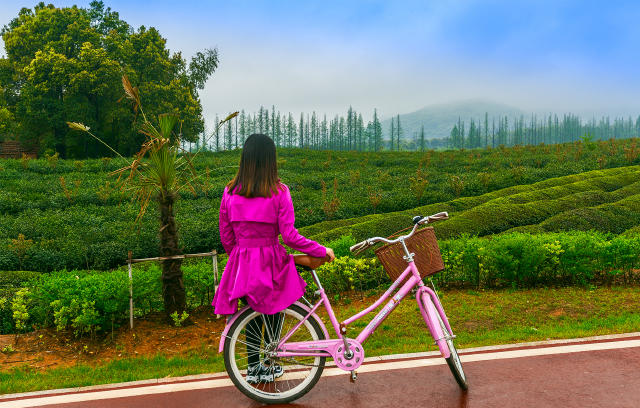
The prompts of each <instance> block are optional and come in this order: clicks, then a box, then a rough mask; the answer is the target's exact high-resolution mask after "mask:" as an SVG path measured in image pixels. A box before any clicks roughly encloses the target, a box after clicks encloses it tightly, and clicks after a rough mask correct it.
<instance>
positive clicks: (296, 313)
mask: <svg viewBox="0 0 640 408" xmlns="http://www.w3.org/2000/svg"><path fill="white" fill-rule="evenodd" d="M281 313H283V314H284V316H285V318H286V316H290V317H291V319H292V320H293V321H295V322H299V321H300V320H302V319H303V318H304V317H305V316H306V315H307V313H308V312H307V311H306V310H304V309H303V308H302V307H300V306H298V305H295V304H294V305H291V306H289V307H288V308H287V309H285V310H284V311H282V312H281ZM258 316H262V315H261V314H260V313H257V312H255V311H253V310H251V309H247V310H246V311H245V312H244V313H243V314H242V315H240V316H239V317H238V318H237V319H236V321H235V322H234V324H233V325H232V326H231V327H230V328H229V332H228V334H227V338H226V340H225V344H224V363H225V368H226V370H227V374H228V375H229V378H230V379H231V381H232V382H233V384H234V385H235V386H236V388H238V390H240V391H241V392H242V393H243V394H244V395H246V396H247V397H249V398H251V399H253V400H255V401H258V402H260V403H263V404H284V403H288V402H291V401H294V400H296V399H298V398H300V397H302V396H303V395H305V394H306V393H307V392H309V391H310V390H311V389H312V388H313V387H314V386H315V385H316V383H317V382H318V380H319V379H320V376H321V375H322V371H323V370H324V365H325V362H326V357H307V358H309V359H313V361H314V364H313V365H312V366H311V368H310V370H309V373H308V374H306V375H305V374H304V373H301V370H294V373H293V376H298V377H299V376H301V375H303V376H304V377H303V378H302V380H301V382H300V384H298V385H297V386H295V387H294V388H293V389H290V390H287V391H286V392H281V391H280V390H279V389H278V386H277V384H278V383H280V384H283V385H284V383H283V382H282V380H281V379H276V380H275V381H273V382H272V383H265V384H264V385H265V387H263V388H266V387H267V384H269V387H272V385H273V386H275V392H274V391H273V390H271V391H268V390H265V389H259V388H258V387H257V386H255V385H252V384H250V383H249V382H248V381H247V379H246V378H245V376H244V375H243V371H245V373H244V374H246V369H241V368H240V367H238V359H237V358H236V357H237V354H238V353H237V352H236V350H237V348H236V345H237V344H240V348H243V344H242V343H243V341H242V340H239V339H240V338H241V336H242V332H243V330H245V339H246V330H247V325H248V324H249V322H251V321H252V320H253V319H255V318H256V317H258ZM283 325H284V324H283ZM293 325H295V323H293ZM293 325H291V326H290V327H293ZM303 329H306V331H307V332H308V335H309V336H310V337H311V338H303V339H302V340H301V339H294V340H291V339H290V340H289V341H305V340H323V339H325V335H324V332H323V331H322V329H321V328H320V325H319V324H318V322H317V321H316V319H315V318H314V317H310V318H309V319H307V321H306V322H305V323H304V324H303V325H301V326H300V327H299V328H298V330H296V332H295V333H294V335H297V334H298V333H299V332H300V331H301V330H303ZM282 331H283V332H284V333H286V332H287V331H288V330H286V331H285V330H282ZM301 335H303V336H305V335H306V333H305V334H301ZM277 337H278V339H279V336H277ZM244 345H245V346H244V348H246V345H247V343H244ZM262 350H263V349H262V343H261V344H260V351H262ZM247 356H248V353H247ZM247 358H248V357H247ZM243 359H245V358H241V359H240V360H243ZM276 362H279V363H280V362H281V361H279V360H278V359H276ZM301 364H303V363H301ZM303 366H304V364H303ZM294 367H295V366H294ZM284 371H285V375H287V374H288V372H287V370H284ZM283 377H284V376H283ZM296 380H297V378H296ZM284 381H287V385H289V382H290V381H289V380H288V379H284ZM258 385H261V382H259V383H258Z"/></svg>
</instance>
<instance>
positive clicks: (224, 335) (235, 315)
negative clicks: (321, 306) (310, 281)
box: [218, 302, 329, 353]
mask: <svg viewBox="0 0 640 408" xmlns="http://www.w3.org/2000/svg"><path fill="white" fill-rule="evenodd" d="M293 304H294V305H297V306H300V307H301V308H303V309H304V310H305V311H307V312H310V311H311V308H309V306H307V305H305V304H304V303H301V302H294V303H293ZM247 309H249V306H245V307H243V308H242V309H240V310H238V311H237V312H236V313H235V314H234V315H233V316H231V319H229V321H228V322H227V325H226V326H225V327H224V330H223V331H222V334H221V335H220V345H219V346H218V353H222V351H223V350H224V341H225V339H226V338H227V333H228V332H229V329H230V328H231V326H232V325H233V323H235V321H236V320H237V319H238V316H240V315H241V314H242V313H243V312H244V311H245V310H247ZM311 317H312V318H314V319H316V322H318V325H319V326H320V329H321V330H322V333H324V338H325V339H327V340H328V339H329V332H328V331H327V327H326V326H325V325H324V323H323V322H322V319H320V318H319V317H318V316H317V315H316V314H315V313H313V314H312V315H311Z"/></svg>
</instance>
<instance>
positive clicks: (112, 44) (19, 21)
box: [0, 1, 218, 157]
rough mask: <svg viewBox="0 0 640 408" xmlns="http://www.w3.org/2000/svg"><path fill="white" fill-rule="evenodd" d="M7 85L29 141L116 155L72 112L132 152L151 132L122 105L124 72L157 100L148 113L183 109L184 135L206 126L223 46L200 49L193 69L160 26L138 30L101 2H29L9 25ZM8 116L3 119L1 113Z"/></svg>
mask: <svg viewBox="0 0 640 408" xmlns="http://www.w3.org/2000/svg"><path fill="white" fill-rule="evenodd" d="M1 34H2V38H3V40H4V43H5V50H6V57H3V58H0V88H2V89H3V90H4V92H5V94H6V95H7V97H6V107H5V109H7V110H8V111H9V112H10V113H11V115H12V117H13V118H15V121H16V123H15V126H16V132H17V134H18V135H19V138H20V140H21V141H23V142H25V143H33V144H37V145H39V147H40V150H41V151H43V150H45V149H53V150H56V151H58V152H60V154H61V155H62V156H63V157H87V156H92V157H95V156H100V155H105V154H112V152H111V151H110V150H108V149H106V147H105V146H104V145H102V144H100V143H98V142H97V141H95V140H92V139H88V138H83V137H81V136H80V135H79V134H78V133H74V132H71V131H70V130H69V129H68V128H67V126H66V125H65V120H66V118H68V117H74V118H77V119H78V120H82V121H83V122H84V123H86V124H87V125H89V126H91V128H92V129H95V130H96V132H98V133H100V134H101V135H102V138H103V140H105V141H106V142H107V143H109V144H110V145H113V146H114V147H116V148H117V149H118V151H121V152H123V153H124V154H126V155H130V154H133V153H134V152H135V151H137V148H138V147H139V146H140V144H141V142H142V141H143V140H144V139H143V137H142V136H141V135H140V134H138V133H137V132H135V131H133V130H132V129H133V128H134V126H132V125H133V123H134V122H135V121H136V118H137V116H138V112H137V111H136V110H135V108H134V107H133V106H131V105H126V104H124V103H118V99H119V93H118V91H117V90H118V89H119V82H120V77H121V75H122V73H123V72H124V73H125V74H128V75H129V77H131V78H133V80H134V82H135V83H137V84H138V87H139V89H140V92H142V93H144V95H145V98H146V99H147V100H148V101H149V106H152V108H150V109H149V111H148V112H147V114H148V115H149V116H150V117H155V116H157V115H158V114H159V113H161V112H169V113H171V112H173V113H177V112H180V113H181V120H182V137H183V139H184V140H186V141H192V142H193V141H196V140H197V139H198V136H199V135H200V134H201V133H202V132H203V131H204V121H203V119H202V107H201V104H200V100H199V98H198V90H199V89H202V88H203V87H204V84H205V82H206V79H207V78H208V77H209V76H210V75H211V74H212V73H213V72H214V70H215V69H216V67H217V66H218V54H217V50H215V49H208V50H205V51H204V52H198V53H196V55H195V56H194V57H193V58H192V59H191V62H190V64H189V66H188V68H187V64H186V61H185V60H184V59H183V58H182V56H181V54H180V53H175V54H171V53H170V52H169V51H168V50H167V49H166V40H165V39H164V38H162V37H161V36H160V33H159V32H158V31H157V30H156V29H155V28H146V27H144V26H142V27H140V28H138V29H137V30H134V29H133V28H132V27H131V26H129V24H127V23H126V22H125V21H123V20H121V19H120V17H119V15H118V13H117V12H114V11H112V10H111V9H110V8H105V7H104V4H103V2H101V1H93V2H91V4H90V7H89V8H88V9H85V8H78V7H76V6H73V7H63V8H56V7H54V6H53V5H45V4H44V3H39V4H38V5H37V6H36V7H35V8H34V9H27V8H23V9H22V10H21V11H20V12H19V14H18V16H17V17H16V18H14V19H13V20H12V21H11V22H10V23H9V24H7V25H6V26H5V27H4V28H3V29H2V31H1ZM0 120H1V119H0Z"/></svg>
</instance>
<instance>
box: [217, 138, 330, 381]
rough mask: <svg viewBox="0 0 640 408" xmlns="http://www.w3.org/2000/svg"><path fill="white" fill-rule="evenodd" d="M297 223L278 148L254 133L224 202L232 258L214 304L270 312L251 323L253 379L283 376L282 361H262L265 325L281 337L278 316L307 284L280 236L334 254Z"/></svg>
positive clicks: (313, 252) (315, 253)
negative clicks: (282, 177)
mask: <svg viewBox="0 0 640 408" xmlns="http://www.w3.org/2000/svg"><path fill="white" fill-rule="evenodd" d="M294 223H295V214H294V212H293V202H292V201H291V194H290V193H289V188H288V187H287V186H286V185H284V184H282V183H281V182H280V179H279V178H278V168H277V163H276V146H275V144H274V143H273V141H272V140H271V139H270V138H269V137H268V136H265V135H262V134H253V135H251V136H249V137H248V138H247V140H246V142H245V143H244V147H243V149H242V156H241V157H240V168H239V169H238V174H236V176H235V177H234V179H233V180H231V182H229V184H228V185H227V186H226V187H225V189H224V193H223V194H222V201H221V202H220V239H221V241H222V246H223V247H224V250H225V251H226V252H227V253H228V254H229V260H228V261H227V266H226V267H225V268H224V273H223V274H222V279H221V280H220V286H219V287H218V290H217V291H216V294H215V296H214V297H213V303H212V304H213V306H214V308H215V309H214V310H215V313H217V314H232V313H235V312H236V311H237V310H238V299H240V298H244V299H246V301H247V303H248V304H249V306H251V308H252V309H253V310H255V311H256V312H260V313H262V314H264V315H271V316H265V318H264V319H254V320H253V321H251V322H250V323H249V325H248V326H247V339H246V340H247V354H248V355H247V357H248V369H247V381H248V382H249V383H253V384H255V383H258V382H271V381H274V379H275V378H277V377H280V376H282V375H283V370H282V367H281V366H280V365H279V364H277V363H275V362H266V361H260V352H259V348H260V344H261V343H262V341H263V339H262V334H261V333H262V327H263V324H266V325H267V327H266V330H265V338H264V341H266V342H267V343H270V342H272V341H276V340H277V339H271V338H269V333H280V330H281V326H282V321H281V319H280V318H279V317H278V316H277V315H275V314H276V313H278V312H280V311H282V310H284V309H286V308H287V307H288V306H289V305H291V304H292V303H293V302H295V301H296V300H298V299H299V298H300V297H302V295H303V294H304V288H305V286H306V285H307V284H306V282H305V281H304V280H303V279H302V278H301V277H300V275H299V274H298V271H297V270H296V267H295V264H294V259H293V256H292V255H289V254H287V250H286V249H285V248H284V247H283V246H282V245H280V242H279V241H278V235H281V236H282V241H283V242H284V243H285V244H286V245H288V246H289V247H291V248H293V249H295V250H298V251H301V252H304V253H306V254H307V255H310V256H311V257H315V258H324V259H325V260H327V261H332V260H333V259H334V258H335V256H334V254H333V250H331V248H325V247H323V246H322V245H320V244H318V243H317V242H315V241H312V240H310V239H307V238H305V237H303V236H302V235H300V234H299V233H298V230H296V228H295V226H294Z"/></svg>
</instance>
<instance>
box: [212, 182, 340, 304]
mask: <svg viewBox="0 0 640 408" xmlns="http://www.w3.org/2000/svg"><path fill="white" fill-rule="evenodd" d="M280 186H281V187H280V190H279V191H278V193H277V194H274V195H272V196H271V197H269V198H263V197H254V198H246V197H243V196H240V195H237V194H229V193H228V191H227V188H226V187H225V189H224V193H223V194H222V201H221V203H220V239H221V241H222V246H223V247H224V250H225V251H226V252H227V253H228V254H229V260H228V261H227V266H226V267H225V268H224V273H223V274H222V279H221V280H220V286H219V287H218V290H217V291H216V294H215V296H214V297H213V302H212V305H213V306H214V308H215V309H214V310H215V313H217V314H231V313H235V312H236V311H237V310H238V299H239V298H241V297H245V298H246V300H247V303H248V304H249V306H251V308H252V309H253V310H255V311H257V312H260V313H264V314H273V313H277V312H280V311H282V310H284V309H286V308H287V307H288V306H289V305H291V304H292V303H293V302H295V301H296V300H298V299H299V298H300V297H301V296H302V295H303V294H304V288H305V286H307V284H306V282H305V281H304V280H303V279H302V278H301V277H300V275H299V274H298V271H297V270H296V267H295V264H294V263H293V256H292V255H289V254H287V251H286V249H285V248H284V247H283V246H282V245H280V242H279V241H278V235H282V240H283V242H284V243H285V244H286V245H288V246H289V247H291V248H293V249H295V250H298V251H300V252H304V253H306V254H307V255H311V256H314V257H325V256H326V253H327V250H326V248H325V247H323V246H322V245H320V244H318V243H317V242H315V241H312V240H310V239H307V238H305V237H303V236H302V235H300V234H299V233H298V230H297V229H296V228H295V227H294V222H295V215H294V212H293V201H292V200H291V193H290V192H289V187H287V186H286V185H284V184H281V185H280Z"/></svg>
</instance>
